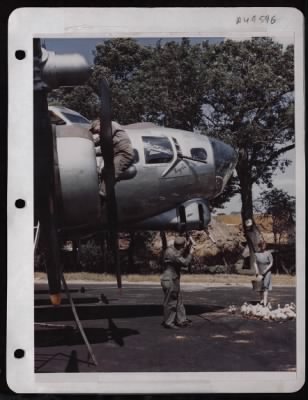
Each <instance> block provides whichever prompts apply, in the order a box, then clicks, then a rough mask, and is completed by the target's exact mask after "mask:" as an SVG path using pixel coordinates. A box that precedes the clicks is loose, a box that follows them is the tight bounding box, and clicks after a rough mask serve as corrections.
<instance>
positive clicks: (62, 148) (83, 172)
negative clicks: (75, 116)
mask: <svg viewBox="0 0 308 400" xmlns="http://www.w3.org/2000/svg"><path fill="white" fill-rule="evenodd" d="M55 150H56V151H55V152H54V154H55V157H54V158H55V160H54V161H55V164H54V171H55V180H56V199H57V204H58V205H59V210H58V212H59V217H60V218H59V221H60V223H61V225H60V226H59V228H60V229H62V230H65V231H66V230H78V229H86V228H88V227H91V226H95V225H97V224H98V223H99V221H100V214H101V208H100V202H99V195H98V187H99V182H98V175H97V166H96V159H95V150H94V144H93V140H92V134H91V133H90V132H89V131H88V130H87V129H85V128H82V127H78V126H70V125H63V126H62V125H60V126H56V149H55Z"/></svg>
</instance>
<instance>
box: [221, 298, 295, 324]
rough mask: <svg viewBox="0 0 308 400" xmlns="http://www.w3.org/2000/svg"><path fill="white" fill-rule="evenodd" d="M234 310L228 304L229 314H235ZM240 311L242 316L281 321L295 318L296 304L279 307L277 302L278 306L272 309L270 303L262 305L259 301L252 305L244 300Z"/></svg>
mask: <svg viewBox="0 0 308 400" xmlns="http://www.w3.org/2000/svg"><path fill="white" fill-rule="evenodd" d="M236 311H237V308H236V306H234V305H231V306H229V308H228V312H229V313H230V314H235V313H236ZM240 312H241V314H242V316H243V317H244V318H251V319H262V320H264V321H278V322H281V321H287V320H290V319H295V318H296V306H295V304H294V303H290V304H286V305H285V306H284V307H280V304H278V307H277V308H276V309H273V308H272V306H271V303H268V305H267V306H264V305H262V304H260V303H257V304H255V305H253V304H248V303H246V302H245V303H244V304H243V305H242V306H241V307H240Z"/></svg>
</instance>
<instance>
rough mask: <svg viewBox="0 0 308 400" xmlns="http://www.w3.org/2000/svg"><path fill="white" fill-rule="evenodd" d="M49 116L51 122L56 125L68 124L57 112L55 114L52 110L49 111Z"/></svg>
mask: <svg viewBox="0 0 308 400" xmlns="http://www.w3.org/2000/svg"><path fill="white" fill-rule="evenodd" d="M49 118H50V122H51V123H52V124H55V125H65V124H66V122H65V121H64V119H62V118H60V117H59V116H58V115H57V114H55V113H54V112H52V111H49Z"/></svg>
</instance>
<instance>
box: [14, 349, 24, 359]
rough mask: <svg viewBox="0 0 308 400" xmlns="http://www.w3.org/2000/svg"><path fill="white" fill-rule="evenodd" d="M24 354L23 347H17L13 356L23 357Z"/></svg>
mask: <svg viewBox="0 0 308 400" xmlns="http://www.w3.org/2000/svg"><path fill="white" fill-rule="evenodd" d="M24 356H25V350H23V349H17V350H15V351H14V357H15V358H23V357H24Z"/></svg>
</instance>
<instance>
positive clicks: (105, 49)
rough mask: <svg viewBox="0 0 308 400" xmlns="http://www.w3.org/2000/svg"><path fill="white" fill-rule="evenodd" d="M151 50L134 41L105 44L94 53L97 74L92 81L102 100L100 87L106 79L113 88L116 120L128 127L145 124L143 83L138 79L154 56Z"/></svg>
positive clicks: (113, 106) (122, 39) (109, 41)
mask: <svg viewBox="0 0 308 400" xmlns="http://www.w3.org/2000/svg"><path fill="white" fill-rule="evenodd" d="M151 51H152V50H151V49H150V48H148V47H145V46H142V45H140V44H139V43H137V41H136V40H134V39H130V38H117V39H110V40H105V41H104V42H103V43H102V44H99V45H97V46H96V50H95V51H94V71H93V74H92V77H91V79H90V81H89V84H90V85H91V87H92V89H93V90H94V92H95V93H96V94H97V95H98V96H99V94H100V87H99V83H100V81H101V79H102V77H105V78H106V79H107V80H108V82H109V86H110V90H111V99H112V110H113V119H115V120H116V121H118V122H119V123H120V124H123V125H126V124H129V123H134V122H138V121H141V120H142V116H143V105H142V103H141V101H140V99H139V97H140V87H139V86H140V83H139V81H138V80H136V76H137V75H138V72H139V70H140V68H141V66H142V64H143V63H144V62H145V60H147V58H148V57H149V56H150V55H151Z"/></svg>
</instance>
